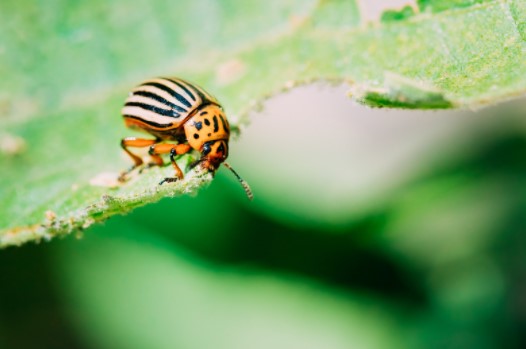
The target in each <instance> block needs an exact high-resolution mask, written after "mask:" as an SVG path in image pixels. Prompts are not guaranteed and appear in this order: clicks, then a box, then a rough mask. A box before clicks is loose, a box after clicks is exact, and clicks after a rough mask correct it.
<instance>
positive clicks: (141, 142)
mask: <svg viewBox="0 0 526 349" xmlns="http://www.w3.org/2000/svg"><path fill="white" fill-rule="evenodd" d="M157 142H159V140H158V139H144V138H136V137H126V138H124V139H123V140H122V141H121V147H122V149H124V151H125V152H126V154H128V155H129V156H130V157H131V158H132V160H133V161H134V162H135V164H134V165H133V166H132V167H130V168H129V169H128V170H127V171H124V172H123V173H121V175H120V176H119V181H121V182H124V181H125V180H126V175H127V174H128V173H130V172H131V171H133V170H134V169H135V168H137V167H139V166H141V165H142V162H143V161H142V159H141V157H140V156H137V155H135V154H133V153H132V152H131V151H130V150H129V149H128V147H136V148H142V147H148V146H151V145H152V144H155V143H157ZM161 164H162V160H161Z"/></svg>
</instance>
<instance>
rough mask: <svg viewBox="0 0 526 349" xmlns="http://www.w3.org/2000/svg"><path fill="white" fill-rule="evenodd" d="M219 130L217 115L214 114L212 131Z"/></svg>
mask: <svg viewBox="0 0 526 349" xmlns="http://www.w3.org/2000/svg"><path fill="white" fill-rule="evenodd" d="M217 130H219V125H218V124H217V115H214V132H217Z"/></svg>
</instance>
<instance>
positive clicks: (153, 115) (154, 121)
mask: <svg viewBox="0 0 526 349" xmlns="http://www.w3.org/2000/svg"><path fill="white" fill-rule="evenodd" d="M122 116H123V117H124V122H125V124H126V126H128V127H130V128H134V129H139V130H142V131H144V132H147V133H149V134H151V135H152V136H154V137H155V138H154V139H146V138H137V137H127V138H124V139H123V140H122V141H121V146H122V148H123V149H124V151H125V152H126V153H127V154H128V155H129V156H130V157H131V158H132V160H133V161H134V163H135V164H134V166H133V167H132V168H130V169H129V170H128V171H125V172H123V173H122V174H121V176H120V177H119V180H121V181H126V179H127V175H128V174H129V173H130V172H132V171H133V170H134V169H135V168H137V167H139V166H141V165H142V164H143V159H142V158H141V157H140V156H138V155H136V154H134V153H132V152H131V151H130V150H129V149H128V148H129V147H137V148H138V147H149V148H150V149H149V154H150V156H151V159H152V162H151V163H150V164H149V165H158V166H162V165H163V159H162V157H161V155H162V154H170V161H171V163H172V166H173V168H174V170H175V177H171V178H165V179H163V180H162V181H161V182H160V183H159V184H163V183H166V182H175V181H176V180H181V179H183V178H184V174H183V172H182V171H181V169H180V168H179V166H178V165H177V163H176V159H175V157H176V156H177V155H181V154H185V153H187V152H189V151H191V150H192V149H193V150H195V151H198V152H199V153H201V157H200V158H199V160H197V161H196V162H195V163H194V164H193V166H192V167H196V166H199V167H200V168H202V169H204V170H207V171H209V172H212V173H214V172H215V171H216V170H217V169H218V168H219V166H220V165H221V164H222V163H224V161H225V160H226V158H227V156H228V151H229V149H228V142H229V139H230V125H229V123H228V120H227V117H226V115H225V113H224V111H223V108H222V107H221V105H220V104H219V102H218V101H217V99H215V98H214V97H213V96H212V95H210V94H209V93H208V92H206V91H205V90H204V89H202V88H201V87H199V86H197V85H195V84H191V83H189V82H187V81H185V80H182V79H179V78H155V79H151V80H147V81H145V82H143V83H142V84H140V85H139V86H137V87H135V88H134V89H133V90H131V92H130V93H129V96H128V98H127V99H126V101H125V103H124V107H123V108H122ZM172 142H173V143H172ZM225 166H226V167H227V168H229V169H230V170H231V171H232V172H233V173H234V174H235V175H236V177H237V178H238V180H239V181H240V182H241V184H242V185H243V188H244V189H245V191H246V193H247V196H248V197H249V199H252V192H251V191H250V188H249V186H248V184H247V183H246V182H245V181H244V180H243V179H241V177H239V176H238V175H237V173H236V172H235V171H234V170H233V169H232V168H231V167H230V165H228V164H227V163H225Z"/></svg>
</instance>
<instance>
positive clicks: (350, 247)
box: [0, 85, 526, 348]
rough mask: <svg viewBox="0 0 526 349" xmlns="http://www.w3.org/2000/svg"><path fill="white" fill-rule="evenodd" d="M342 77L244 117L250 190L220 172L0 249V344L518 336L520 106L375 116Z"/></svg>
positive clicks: (462, 341) (523, 148) (507, 343)
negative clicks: (55, 234) (67, 230)
mask: <svg viewBox="0 0 526 349" xmlns="http://www.w3.org/2000/svg"><path fill="white" fill-rule="evenodd" d="M343 90H344V88H343V87H342V88H335V87H329V86H322V85H314V86H310V87H306V88H303V89H299V90H295V91H293V92H291V93H288V94H285V95H282V96H280V97H277V98H275V99H273V100H272V101H270V102H269V103H267V105H266V107H265V109H264V110H263V111H262V112H261V113H255V114H253V115H252V120H253V123H252V125H251V126H250V127H249V128H248V129H247V130H246V132H245V133H244V134H243V136H242V138H241V139H240V140H239V141H237V142H233V145H232V158H231V160H230V162H231V163H232V164H234V165H235V167H236V168H237V170H238V171H239V172H240V173H242V174H243V176H244V177H245V178H246V179H247V180H248V181H249V182H250V183H251V185H252V189H253V190H254V192H255V195H256V198H255V200H254V202H252V203H251V202H249V201H248V200H246V198H245V197H244V193H243V191H242V189H241V187H240V186H239V185H238V183H237V182H236V181H235V179H234V178H233V176H231V174H230V173H228V172H227V171H226V170H221V171H219V173H218V175H217V176H216V178H215V179H214V181H213V183H212V185H211V186H210V187H209V188H207V189H205V190H202V191H201V192H199V194H198V195H197V196H196V197H182V198H176V199H164V200H162V201H161V202H159V203H158V204H153V205H148V206H146V207H143V208H140V209H137V210H135V211H134V212H132V213H131V214H129V215H127V216H117V217H114V218H112V219H110V220H109V221H107V222H106V223H105V224H103V225H97V226H94V227H93V228H91V229H89V230H88V231H87V232H85V233H84V234H83V235H82V236H80V237H81V239H80V240H79V239H75V238H73V237H69V238H66V239H61V240H56V241H53V242H52V243H44V244H40V245H32V244H29V245H26V246H24V247H22V248H9V249H6V250H3V251H2V252H1V253H0V275H1V285H2V286H1V287H0V347H2V348H145V347H147V348H210V347H214V348H269V347H271V348H423V347H425V348H521V347H523V344H524V340H525V335H524V333H526V332H525V330H526V328H525V324H526V318H525V316H526V303H525V298H524V297H525V296H524V295H525V292H526V278H525V276H526V264H525V262H526V261H525V256H526V251H525V249H526V244H525V243H526V241H525V240H526V235H525V224H524V217H526V183H525V181H524V171H525V170H526V159H525V156H524V154H525V153H526V123H525V122H524V117H523V116H524V112H525V109H526V103H525V102H524V101H516V102H512V103H507V104H504V105H501V106H498V107H493V108H488V109H485V110H481V111H476V112H468V111H457V112H407V111H388V110H371V109H366V108H364V107H361V106H357V105H353V104H352V103H351V102H350V101H348V100H347V99H346V98H345V97H344V96H343V94H342V93H341V92H342V91H343ZM313 96H317V97H318V98H313ZM291 111H294V112H295V113H296V114H294V115H292V114H290V113H291ZM286 118H290V119H288V120H286ZM303 119H304V120H316V119H319V120H321V119H323V122H320V123H316V124H314V123H312V122H303ZM281 120H282V121H283V123H280V121H281ZM300 134H302V135H304V137H298V135H300ZM346 135H347V137H345V136H346ZM290 139H294V140H295V141H294V142H291V141H290ZM345 144H347V145H346V146H344V145H345ZM116 154H118V151H117V149H116ZM298 178H301V179H298Z"/></svg>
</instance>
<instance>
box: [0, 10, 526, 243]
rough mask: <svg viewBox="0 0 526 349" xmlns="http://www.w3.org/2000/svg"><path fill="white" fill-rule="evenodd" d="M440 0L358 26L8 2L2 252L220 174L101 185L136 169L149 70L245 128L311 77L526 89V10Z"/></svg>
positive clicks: (157, 174) (409, 100) (363, 90)
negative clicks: (197, 91)
mask: <svg viewBox="0 0 526 349" xmlns="http://www.w3.org/2000/svg"><path fill="white" fill-rule="evenodd" d="M440 3H441V4H445V2H444V3H442V2H440ZM433 4H435V5H433ZM436 4H438V2H431V1H428V2H421V3H420V6H421V10H422V11H423V12H421V13H416V14H414V15H413V16H402V17H400V18H396V20H390V21H388V22H385V21H384V22H382V23H378V24H373V25H368V26H363V25H362V26H360V18H359V15H358V9H357V6H356V4H355V3H354V2H351V1H336V0H335V1H320V2H315V1H299V0H289V1H277V0H276V1H272V3H270V4H269V3H258V2H243V3H242V4H241V3H239V2H235V1H233V0H230V1H224V2H221V3H220V4H219V3H217V2H215V1H211V0H201V1H194V2H187V3H183V4H181V3H177V4H175V3H170V2H169V3H166V2H163V1H160V0H159V1H139V2H136V3H134V4H133V6H131V5H130V4H129V3H128V2H125V1H115V2H112V3H111V4H108V3H106V2H103V1H101V0H98V1H90V2H87V1H85V2H76V3H75V4H73V3H71V2H68V1H65V0H56V1H54V3H53V4H52V5H50V4H47V3H46V4H45V5H44V4H42V5H37V4H33V3H26V2H16V3H15V2H7V3H6V2H4V3H2V4H1V5H0V29H1V30H0V42H1V43H2V45H1V46H0V73H1V75H2V82H1V83H2V84H3V85H2V88H1V89H0V91H2V92H0V108H1V109H2V111H3V113H2V114H1V116H0V121H1V122H2V125H3V127H2V128H3V130H2V132H1V135H0V136H1V137H2V138H1V139H0V149H2V153H1V154H0V167H1V168H2V177H1V178H0V197H1V198H2V210H1V212H0V229H1V232H0V246H8V245H17V244H21V243H24V242H26V241H29V240H39V239H42V238H45V239H49V238H51V237H53V236H56V235H60V234H67V233H70V232H72V231H75V230H78V229H82V228H86V227H88V226H89V225H91V224H92V223H94V222H96V221H101V220H104V219H106V218H107V217H110V216H111V215H113V214H117V213H123V212H127V211H129V210H131V209H133V208H134V207H136V206H139V205H143V204H146V203H148V202H154V201H157V200H159V199H160V198H161V197H164V196H176V195H180V194H183V193H188V192H195V191H196V190H197V189H198V188H200V187H202V186H203V185H205V184H206V183H208V182H209V181H210V179H211V176H210V175H208V174H203V173H201V174H199V173H192V172H190V173H187V179H186V180H185V181H182V182H180V183H176V184H173V185H165V186H158V185H157V183H158V182H159V180H160V179H161V178H163V177H166V176H172V170H171V169H170V168H169V167H165V168H155V169H150V170H147V171H145V172H144V173H143V174H142V175H140V176H137V177H136V178H134V180H133V181H131V182H129V183H127V184H125V185H122V186H118V187H116V188H108V187H105V186H100V185H97V183H99V184H101V183H102V184H104V183H106V182H107V180H108V179H110V182H111V178H114V177H115V174H116V173H117V172H119V171H120V170H122V169H123V168H125V167H126V166H129V165H128V164H129V162H128V160H126V159H121V157H120V156H119V153H120V150H119V147H118V143H119V141H120V139H121V138H123V137H125V136H129V135H131V134H132V133H131V132H130V131H129V130H126V129H125V128H124V127H123V126H122V121H121V120H120V117H119V115H118V114H119V109H120V107H121V105H122V101H123V100H124V98H125V96H126V93H127V90H128V89H129V88H130V87H132V86H133V85H134V84H136V83H138V82H140V81H141V80H142V79H144V78H148V77H151V76H155V75H176V76H181V77H184V78H187V79H189V80H191V81H195V82H197V83H199V84H200V85H201V86H204V87H206V88H207V89H208V90H209V91H210V92H212V93H213V94H214V95H216V96H217V97H218V98H219V100H220V101H221V102H222V103H223V105H224V106H225V108H226V110H227V113H228V115H229V118H230V120H231V122H232V123H233V124H234V125H236V126H242V125H243V123H245V122H246V115H247V113H248V111H250V110H253V109H254V107H256V106H258V105H259V104H260V103H261V101H262V100H264V99H265V98H267V97H268V96H271V95H272V94H276V93H278V92H279V91H283V90H285V89H289V88H291V87H294V86H296V85H298V84H301V83H306V82H310V81H313V80H328V81H340V82H341V81H348V82H350V83H351V94H352V96H353V97H354V98H355V99H357V100H358V101H361V102H362V103H365V104H369V105H372V106H379V107H403V108H422V109H429V108H434V109H436V108H450V107H457V106H462V107H475V106H480V105H483V104H489V103H497V102H500V101H502V100H505V99H508V98H510V97H514V96H518V95H521V94H523V93H524V91H525V90H526V60H525V59H524V52H525V46H524V38H525V37H526V33H525V30H526V6H525V5H524V4H523V3H522V2H521V1H518V0H508V1H486V2H479V1H477V3H476V4H472V3H471V2H466V1H460V2H459V1H452V2H447V6H445V5H440V6H441V7H440V8H438V7H437V6H438V5H436ZM58 8H59V9H60V11H57V10H56V9H58ZM427 9H430V10H431V11H432V12H436V13H434V14H430V13H428V11H427ZM4 125H5V126H4ZM4 127H5V128H4ZM232 150H233V151H235V144H233V147H232ZM194 156H196V155H194ZM181 161H182V162H186V163H188V162H189V161H191V158H190V157H188V156H186V157H184V158H183V159H182V160H181ZM104 173H110V175H106V177H105V175H104ZM112 176H113V177H112ZM90 183H91V184H90ZM110 184H111V183H110ZM256 196H257V193H256Z"/></svg>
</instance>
